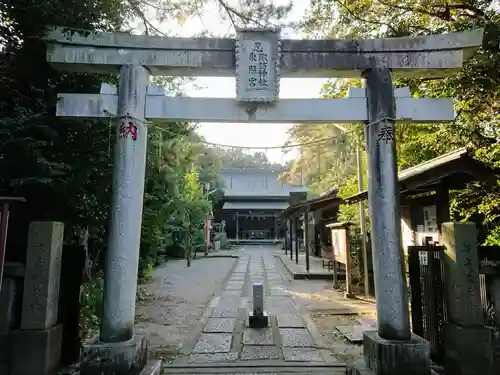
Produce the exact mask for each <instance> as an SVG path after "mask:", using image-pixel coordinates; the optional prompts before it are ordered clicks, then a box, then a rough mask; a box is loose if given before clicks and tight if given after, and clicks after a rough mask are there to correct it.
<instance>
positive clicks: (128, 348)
mask: <svg viewBox="0 0 500 375" xmlns="http://www.w3.org/2000/svg"><path fill="white" fill-rule="evenodd" d="M147 359H148V348H147V341H146V338H145V337H142V336H137V335H136V336H134V337H133V338H132V339H131V340H129V341H125V342H114V343H106V342H101V341H99V336H95V337H94V338H92V339H91V340H89V341H88V342H87V343H85V344H84V345H83V348H82V352H81V356H80V362H81V364H80V375H121V374H127V375H138V374H142V372H141V371H143V369H145V368H146V363H147Z"/></svg>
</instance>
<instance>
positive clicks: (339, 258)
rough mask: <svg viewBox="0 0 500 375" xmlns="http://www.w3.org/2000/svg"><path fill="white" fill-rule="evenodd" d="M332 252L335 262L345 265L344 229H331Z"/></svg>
mask: <svg viewBox="0 0 500 375" xmlns="http://www.w3.org/2000/svg"><path fill="white" fill-rule="evenodd" d="M331 235H332V251H333V253H334V254H335V261H336V262H339V263H342V264H346V262H347V260H346V254H347V251H346V250H347V249H346V239H347V237H346V230H345V229H332V230H331Z"/></svg>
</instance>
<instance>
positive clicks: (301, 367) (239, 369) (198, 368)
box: [163, 362, 346, 375]
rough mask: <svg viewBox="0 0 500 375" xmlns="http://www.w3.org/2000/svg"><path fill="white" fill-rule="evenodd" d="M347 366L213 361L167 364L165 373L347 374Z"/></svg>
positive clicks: (193, 374)
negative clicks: (194, 363) (201, 363)
mask: <svg viewBox="0 0 500 375" xmlns="http://www.w3.org/2000/svg"><path fill="white" fill-rule="evenodd" d="M345 373H346V367H345V365H343V364H334V363H331V364H330V363H324V362H322V363H317V362H297V363H283V364H277V363H274V364H265V363H262V364H249V363H248V362H244V363H238V362H233V363H223V362H219V363H211V364H206V365H199V364H197V365H183V366H173V365H165V366H164V367H163V375H167V374H168V375H170V374H172V375H173V374H183V375H198V374H199V375H202V374H226V375H244V374H249V375H250V374H251V375H256V374H263V375H264V374H265V375H298V374H301V375H345Z"/></svg>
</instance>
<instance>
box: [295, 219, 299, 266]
mask: <svg viewBox="0 0 500 375" xmlns="http://www.w3.org/2000/svg"><path fill="white" fill-rule="evenodd" d="M298 226H299V217H298V216H297V217H296V218H295V263H296V264H299V236H298V235H297V232H298V231H297V229H298V228H297V227H298Z"/></svg>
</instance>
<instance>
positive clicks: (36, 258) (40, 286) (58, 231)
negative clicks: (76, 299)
mask: <svg viewBox="0 0 500 375" xmlns="http://www.w3.org/2000/svg"><path fill="white" fill-rule="evenodd" d="M63 234H64V224H62V223H58V222H53V221H38V222H32V223H31V224H30V226H29V233H28V246H27V252H26V271H25V277H24V292H23V307H22V314H21V329H20V330H19V331H16V332H15V333H14V334H13V347H12V369H11V374H12V375H25V374H30V375H45V374H52V373H53V372H55V371H57V369H58V367H59V366H60V358H61V341H62V327H61V325H58V324H57V313H58V307H59V285H60V276H61V261H62V248H63Z"/></svg>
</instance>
